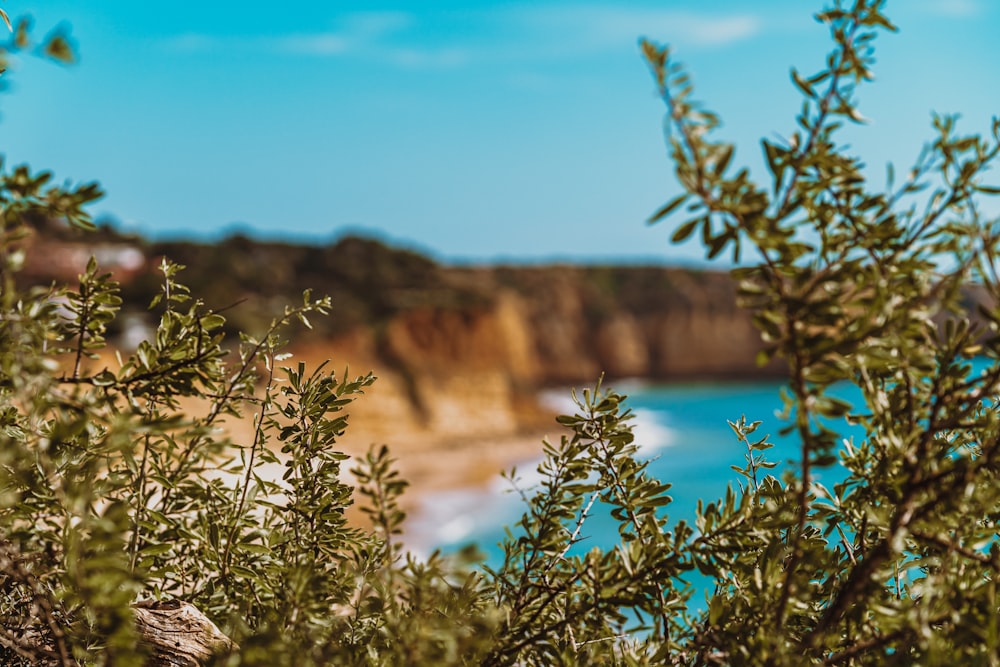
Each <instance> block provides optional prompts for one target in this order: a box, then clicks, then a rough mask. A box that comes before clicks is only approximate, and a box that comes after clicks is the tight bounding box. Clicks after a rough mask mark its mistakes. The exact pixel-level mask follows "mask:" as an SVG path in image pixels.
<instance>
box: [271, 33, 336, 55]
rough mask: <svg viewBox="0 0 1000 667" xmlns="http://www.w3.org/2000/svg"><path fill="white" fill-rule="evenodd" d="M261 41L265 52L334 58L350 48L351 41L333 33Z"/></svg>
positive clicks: (285, 36)
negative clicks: (272, 51) (273, 51)
mask: <svg viewBox="0 0 1000 667" xmlns="http://www.w3.org/2000/svg"><path fill="white" fill-rule="evenodd" d="M263 41H264V42H265V43H264V48H265V49H266V50H276V51H282V52H285V53H301V54H306V55H313V56H334V55H338V54H341V53H345V52H347V51H348V50H350V48H351V41H350V40H349V39H348V38H347V37H345V36H343V35H340V34H337V33H334V32H320V33H312V34H305V33H299V34H293V35H284V36H281V37H274V38H271V39H264V40H263Z"/></svg>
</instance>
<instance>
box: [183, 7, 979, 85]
mask: <svg viewBox="0 0 1000 667" xmlns="http://www.w3.org/2000/svg"><path fill="white" fill-rule="evenodd" d="M955 1H956V2H972V0H955ZM762 30H763V22H762V21H761V20H760V19H759V18H757V17H756V16H753V15H750V14H714V13H708V12H705V13H701V12H699V13H693V12H680V11H673V10H661V9H650V8H635V7H618V6H614V5H589V6H588V5H583V6H579V5H577V6H557V7H553V6H548V7H546V6H529V5H520V6H514V7H505V8H491V9H486V10H482V11H471V12H464V13H448V12H444V13H428V14H424V15H417V14H413V13H409V12H400V11H379V12H354V13H349V14H344V15H341V16H339V17H338V20H337V21H336V23H335V24H334V25H333V26H332V27H331V28H330V29H326V30H317V31H301V32H294V33H285V34H278V35H252V36H212V35H204V34H194V33H187V34H182V35H178V36H176V37H172V38H169V39H168V40H166V41H165V42H164V44H165V46H166V47H167V48H168V49H169V50H171V51H173V52H177V53H188V54H190V53H204V52H218V51H229V50H235V51H244V52H245V51H258V52H266V53H276V54H281V53H284V54H291V55H300V56H311V57H346V56H350V57H354V58H361V59H365V60H371V61H381V62H384V63H387V64H390V65H393V66H396V67H404V68H408V69H449V68H457V67H464V66H469V65H474V64H479V63H483V62H494V63H495V62H522V63H523V62H542V61H546V60H562V59H566V58H576V57H579V56H580V55H586V54H595V53H596V54H599V53H602V52H606V51H614V50H623V49H634V48H635V47H634V45H635V42H636V39H638V38H639V37H640V36H649V37H653V38H656V39H663V40H667V41H670V42H671V43H674V44H688V45H696V46H700V47H704V48H718V47H723V46H726V45H728V44H732V43H735V42H739V41H742V40H746V39H750V38H752V37H754V36H755V35H757V34H759V33H760V32H761V31H762ZM430 35H441V37H431V36H430Z"/></svg>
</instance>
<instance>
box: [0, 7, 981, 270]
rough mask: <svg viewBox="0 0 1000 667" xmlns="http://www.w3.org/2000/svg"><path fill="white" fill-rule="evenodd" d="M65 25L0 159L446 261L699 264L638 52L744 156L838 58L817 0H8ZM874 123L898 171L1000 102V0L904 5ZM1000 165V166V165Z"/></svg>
mask: <svg viewBox="0 0 1000 667" xmlns="http://www.w3.org/2000/svg"><path fill="white" fill-rule="evenodd" d="M2 7H3V8H4V9H5V10H6V11H7V12H8V13H10V14H11V15H12V16H17V15H21V14H25V13H27V14H31V15H32V16H33V17H34V19H35V24H36V30H37V32H39V33H41V34H44V32H45V31H46V30H48V29H50V28H51V27H53V26H55V25H56V24H58V23H59V22H61V21H63V22H65V23H66V24H67V25H69V26H70V28H71V34H72V36H73V39H74V41H75V42H76V43H77V44H78V45H79V52H80V56H81V58H80V61H79V63H78V64H76V65H75V66H72V67H68V68H63V67H58V66H55V65H51V64H48V63H43V62H40V61H37V59H31V58H23V57H22V58H19V59H18V61H17V62H16V64H15V67H14V68H13V69H12V72H11V76H10V80H11V86H10V91H9V92H8V93H6V94H4V95H3V96H2V97H0V115H2V117H0V153H3V154H5V155H6V160H7V162H8V164H11V163H14V164H17V163H20V162H29V163H30V164H32V165H33V166H34V167H36V168H47V169H52V170H54V171H55V172H56V175H57V177H58V178H60V179H68V180H71V181H81V180H94V179H96V180H99V181H101V183H102V184H103V185H104V187H105V188H106V189H107V191H108V196H107V197H106V198H105V199H104V200H102V201H101V202H99V203H98V204H97V205H96V206H95V207H94V211H95V213H96V214H97V215H109V216H113V217H114V218H115V219H116V220H118V221H119V222H120V224H121V225H122V226H123V227H125V228H127V229H131V230H136V231H140V232H142V233H145V234H148V235H152V236H157V237H165V236H180V235H198V236H201V237H208V238H212V237H218V236H219V235H222V234H225V233H228V232H230V231H232V230H234V229H242V230H248V231H251V232H253V233H255V234H257V235H260V236H265V237H269V238H280V239H288V240H301V239H311V240H320V241H324V240H328V239H331V238H334V237H336V236H338V235H341V234H343V233H345V232H347V231H365V232H367V233H370V234H377V235H379V236H382V237H383V238H386V239H388V240H391V241H394V242H397V243H402V244H407V245H412V246H416V247H418V248H420V249H423V250H425V251H428V252H430V253H432V254H434V255H435V256H436V257H438V258H440V259H445V260H457V261H496V260H508V261H509V260H514V261H522V260H523V261H536V260H543V259H544V260H550V259H569V260H577V261H604V260H613V261H631V262H639V261H649V260H655V261H686V260H689V259H691V258H692V257H697V256H700V251H698V250H697V249H696V248H693V247H687V248H683V247H682V248H672V247H670V244H669V240H668V239H669V232H670V230H669V227H666V226H658V227H652V228H649V227H647V226H646V225H645V224H644V220H645V219H646V217H648V215H649V214H650V213H651V212H652V211H654V210H655V209H656V208H657V207H658V206H660V205H661V204H662V203H663V202H664V201H666V200H667V199H669V198H670V197H672V196H673V195H674V194H676V192H677V187H676V185H675V183H674V180H673V176H672V171H671V168H670V164H669V162H668V160H667V158H666V150H665V148H664V142H663V138H662V132H661V127H662V115H663V106H662V104H661V103H660V101H659V100H658V99H657V98H656V95H655V90H654V86H653V83H652V80H651V78H650V76H649V73H648V71H647V69H646V67H645V65H644V64H643V62H642V60H641V58H640V56H639V52H638V47H637V40H638V38H639V37H640V36H647V37H649V38H652V39H654V40H656V41H659V42H666V43H670V44H671V45H672V46H673V47H674V49H675V52H676V54H677V56H678V57H679V58H680V59H681V60H682V61H683V62H685V64H686V65H687V67H688V68H689V70H690V71H691V73H692V75H693V78H694V82H695V86H696V97H697V98H698V99H700V100H702V101H704V102H705V103H706V105H707V106H708V107H709V108H712V109H714V110H716V111H717V112H719V113H720V115H721V116H722V118H723V122H724V126H723V128H722V134H721V136H723V137H725V138H727V139H729V140H732V141H734V142H736V144H737V146H738V151H737V157H736V160H737V161H742V162H745V163H748V164H750V165H751V166H755V167H759V165H760V157H759V155H760V149H759V139H760V137H767V136H774V135H787V134H789V133H790V132H791V131H792V129H793V128H794V116H795V114H796V113H797V111H798V108H799V100H798V98H797V97H796V93H795V92H794V90H793V87H792V85H791V83H790V82H789V76H788V72H789V68H790V66H792V65H795V66H797V67H799V68H800V69H801V70H802V71H804V72H812V71H814V70H816V69H817V68H818V67H819V66H821V64H822V62H823V57H824V56H825V54H826V52H827V51H828V50H829V41H828V39H827V36H826V32H825V29H824V28H823V27H822V26H820V25H818V24H816V23H815V21H813V19H812V13H814V12H815V11H816V10H818V9H820V8H821V7H822V3H820V2H811V1H804V0H771V1H768V2H764V1H759V2H746V1H743V2H740V1H737V0H713V1H712V2H706V1H704V0H658V1H647V0H642V1H633V2H623V1H619V2H613V1H612V0H594V1H593V2H565V1H560V0H536V1H534V2H481V1H480V2H458V1H452V0H433V1H432V0H425V1H422V2H377V1H369V2H353V1H335V0H328V1H326V2H305V1H300V0H287V1H286V2H283V3H263V2H256V1H254V0H241V1H240V2H234V1H231V0H216V1H214V2H209V1H204V0H203V1H202V2H198V3H195V2H190V1H188V0H174V1H172V2H162V1H160V0H150V1H148V2H135V1H134V0H97V1H95V2H81V1H73V2H70V1H68V0H67V1H63V0H46V1H44V2H38V1H33V0H6V1H5V2H4V4H3V5H2ZM887 13H888V15H889V16H890V18H892V19H893V20H894V21H895V22H896V23H897V25H899V27H900V29H901V31H900V32H899V33H896V34H884V35H882V36H881V37H880V38H879V40H878V42H877V49H878V51H877V58H878V63H877V65H876V76H877V79H876V82H875V83H874V84H872V85H870V86H868V87H866V88H863V89H862V90H861V91H860V100H861V111H862V112H863V113H864V114H865V115H866V116H868V117H869V118H871V119H872V122H871V123H870V124H869V125H866V126H864V127H862V128H857V129H852V130H851V132H850V134H848V135H845V141H849V143H850V144H851V145H852V147H853V149H854V150H855V152H856V153H858V154H860V155H862V156H863V157H864V158H865V159H866V161H868V162H869V163H870V164H871V165H873V167H874V166H877V169H873V173H874V172H877V173H879V174H881V173H882V172H883V171H884V167H883V165H884V163H885V162H886V161H888V160H892V161H894V162H896V163H897V164H899V165H902V166H908V165H909V163H910V162H912V160H913V159H914V157H915V156H916V154H917V152H918V150H919V148H920V145H921V144H922V143H923V142H924V141H926V140H928V139H930V138H931V137H932V133H931V130H930V114H931V111H932V110H937V111H941V112H949V113H950V112H958V113H961V114H962V116H963V121H962V125H961V126H960V127H961V128H963V129H965V130H968V131H985V130H986V129H987V128H988V126H989V121H990V118H991V117H992V116H993V115H998V114H1000V68H998V67H997V66H996V63H1000V41H998V40H997V39H996V34H997V30H998V29H1000V2H997V1H996V0H905V1H904V0H890V2H889V3H888V7H887ZM998 180H1000V178H998Z"/></svg>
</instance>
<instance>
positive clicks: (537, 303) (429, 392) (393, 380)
mask: <svg viewBox="0 0 1000 667" xmlns="http://www.w3.org/2000/svg"><path fill="white" fill-rule="evenodd" d="M85 241H87V237H83V238H82V239H80V240H75V239H67V238H61V239H54V240H52V239H50V240H45V239H36V240H35V242H36V244H38V245H39V247H38V248H36V251H35V252H32V253H30V254H29V256H30V257H34V258H36V259H35V261H34V263H33V264H31V265H30V266H28V267H27V269H26V277H27V278H29V279H33V280H37V281H44V282H47V281H48V280H50V279H52V278H57V279H66V278H67V275H68V274H71V273H74V272H78V271H79V270H81V269H82V265H83V263H85V262H86V258H87V257H88V256H89V253H88V252H86V250H87V249H88V248H89V249H94V248H98V249H99V250H100V252H101V253H103V255H105V256H106V257H108V258H111V260H112V261H110V262H109V263H110V266H109V268H111V269H112V270H114V271H115V272H116V273H117V274H118V275H119V277H120V279H121V280H122V283H123V290H122V292H123V297H124V298H125V302H126V305H125V308H126V310H127V311H128V313H129V316H130V319H129V321H130V322H135V321H136V320H139V321H141V319H142V317H143V315H142V313H143V312H144V311H143V308H144V305H145V304H146V303H148V302H149V298H150V297H151V296H152V294H153V293H155V291H156V290H157V289H158V283H159V278H158V277H157V271H156V269H155V267H156V266H157V265H158V264H159V258H160V257H161V256H163V255H166V256H168V257H170V258H171V259H172V260H174V261H177V262H180V263H182V264H186V265H187V266H188V269H187V270H186V271H185V272H183V273H182V274H181V279H182V281H186V282H187V283H188V284H189V285H190V286H191V288H192V292H193V293H195V294H199V295H202V296H203V297H204V298H205V300H206V302H207V303H208V304H209V305H210V306H212V307H216V308H225V307H227V306H229V305H231V304H233V303H235V302H238V301H240V300H241V299H242V300H245V301H246V303H243V304H242V305H240V306H239V307H238V308H233V309H232V310H229V311H227V313H226V315H227V317H228V318H229V319H230V321H231V322H232V323H233V326H234V328H242V329H248V330H250V331H253V330H255V329H257V328H260V326H261V325H262V324H263V323H266V322H267V321H269V320H270V319H271V317H273V316H274V315H276V314H278V311H279V310H280V309H281V308H282V307H283V305H284V303H287V302H289V301H294V300H297V299H298V298H300V297H299V294H300V293H301V291H302V289H305V288H307V287H308V288H312V289H313V292H314V293H316V294H323V293H326V294H330V295H331V296H332V297H333V301H334V310H333V315H332V316H331V318H329V321H327V322H324V321H316V322H314V324H315V326H316V330H315V331H314V332H311V333H307V335H306V336H304V337H301V343H300V344H299V351H300V353H301V354H303V355H305V356H306V357H308V358H309V359H310V360H320V359H325V358H331V359H333V360H334V362H335V363H336V364H337V366H340V367H342V366H343V365H344V364H349V365H350V367H351V368H352V369H354V370H355V371H367V370H368V369H373V370H375V372H376V374H377V375H379V377H380V380H379V382H378V383H376V387H375V389H374V390H373V392H372V393H373V394H375V395H376V397H375V398H373V399H372V400H366V401H362V402H360V403H359V404H358V408H356V409H355V412H356V414H354V415H352V418H353V419H354V421H355V424H354V425H353V426H352V431H355V432H359V431H360V432H361V433H362V434H363V437H365V438H367V439H369V440H370V441H378V440H386V441H395V440H398V439H399V437H400V434H401V433H409V434H417V435H419V434H424V435H427V434H433V435H434V437H436V438H443V439H451V440H460V439H463V438H483V437H487V436H491V435H496V434H511V433H517V432H519V431H524V430H532V429H535V428H536V427H537V426H538V425H539V424H540V423H543V421H544V423H546V424H548V423H551V422H550V416H549V415H547V413H546V411H545V410H544V409H542V408H540V407H539V405H538V402H537V400H536V395H537V390H538V389H540V388H542V387H546V386H556V385H567V384H570V385H577V386H580V385H592V384H593V383H594V382H595V381H596V380H597V379H598V377H599V376H600V375H601V374H605V375H606V376H608V377H609V378H611V379H614V378H621V377H636V378H648V379H653V380H677V379H687V378H698V377H715V378H727V377H746V376H753V375H760V374H762V373H768V372H774V371H775V368H770V369H759V368H757V366H756V365H755V356H756V353H757V351H758V350H759V349H760V339H759V336H758V334H757V332H756V330H755V329H754V328H753V326H752V325H751V323H750V318H749V315H748V314H747V313H746V312H744V311H743V310H741V309H740V308H738V307H737V305H736V300H735V294H734V284H733V282H732V280H731V279H730V278H729V276H728V275H727V274H724V273H717V272H705V271H693V270H687V269H679V268H665V267H610V266H609V267H584V266H544V267H477V268H467V267H446V266H440V265H438V264H436V263H434V262H432V261H431V260H429V259H427V258H425V257H422V256H420V255H417V254H415V253H412V252H408V251H401V250H394V249H391V248H387V247H385V246H383V245H381V244H379V243H377V242H374V241H369V240H365V239H355V238H351V239H345V240H343V241H341V242H340V243H338V244H337V245H333V246H329V247H309V246H292V245H284V244H276V243H257V242H253V241H250V240H248V239H244V238H238V237H237V238H233V239H228V240H226V241H225V242H223V243H221V244H218V245H213V246H209V245H198V244H191V243H170V244H159V245H155V244H148V243H145V242H142V241H141V240H139V239H123V238H120V237H118V238H116V237H115V236H114V235H113V234H110V233H107V232H106V233H105V237H104V238H101V239H99V240H98V241H96V243H95V242H94V241H91V242H90V244H89V245H85ZM122 257H124V258H126V259H127V260H128V261H127V263H123V260H122V261H119V260H121V258H122ZM74 262H75V263H79V264H81V265H80V266H79V267H77V268H75V269H74V268H73V267H72V266H70V265H71V264H74ZM115 262H117V264H116V263H115ZM119 265H121V266H119ZM74 266H75V265H74ZM53 268H57V269H58V275H49V274H51V273H52V269H53ZM122 334H123V335H125V334H128V335H132V334H129V332H125V331H123V332H122ZM296 337H297V338H299V337H298V336H296ZM126 338H127V336H126ZM123 344H125V345H126V346H127V341H126V342H124V343H123Z"/></svg>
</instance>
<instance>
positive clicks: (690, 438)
mask: <svg viewBox="0 0 1000 667" xmlns="http://www.w3.org/2000/svg"><path fill="white" fill-rule="evenodd" d="M782 386H784V384H783V382H781V381H778V380H769V381H756V382H726V383H720V382H715V383H686V384H672V385H651V384H642V383H632V382H628V383H620V384H617V385H615V386H614V388H615V389H616V390H617V391H619V392H621V393H624V394H626V395H627V396H628V399H627V401H626V405H627V406H628V407H630V408H631V409H632V411H633V412H634V413H635V421H634V427H635V433H636V443H637V445H638V446H639V454H640V456H643V457H646V458H648V459H650V460H651V463H650V467H649V471H650V473H651V474H652V475H655V476H657V477H658V478H659V479H660V480H661V481H664V482H669V483H671V484H673V487H672V488H671V490H670V495H671V496H672V497H673V503H672V504H671V505H669V506H668V507H667V513H668V515H669V517H670V523H671V524H672V523H675V522H676V521H677V520H679V519H685V520H687V521H689V522H690V521H692V520H693V518H694V516H695V508H696V506H697V502H698V499H699V498H701V499H704V500H705V502H710V501H713V500H716V499H718V498H720V497H721V496H723V495H724V494H725V492H726V487H727V485H733V486H736V485H737V483H738V480H740V479H742V478H741V477H740V476H739V475H738V474H737V473H736V472H735V471H733V470H732V468H731V467H730V466H733V465H737V466H741V467H742V466H743V465H745V459H744V454H745V452H746V449H745V446H744V445H742V444H741V443H740V442H739V441H738V440H737V439H736V436H735V434H734V433H733V431H732V429H731V428H730V427H729V425H728V423H727V420H733V421H735V420H737V419H738V418H739V417H740V416H741V415H746V417H747V420H748V421H757V420H760V421H761V422H762V424H761V426H760V428H759V430H758V431H757V433H755V434H754V435H755V436H758V435H763V434H764V433H769V434H770V435H771V440H772V442H773V443H774V444H775V447H774V448H773V449H771V450H769V451H768V452H767V457H768V460H771V461H774V462H776V463H778V464H779V466H778V468H776V469H775V470H774V471H772V472H773V473H777V474H780V470H781V469H782V467H784V466H787V465H789V464H791V463H792V462H793V460H794V459H795V458H796V457H797V455H798V450H797V444H796V441H795V440H794V438H793V437H791V436H789V437H785V438H783V437H781V436H779V435H778V432H779V430H780V429H781V427H782V425H783V424H784V421H783V420H782V419H781V417H780V412H781V407H782V403H781V396H780V393H779V390H780V389H781V387H782ZM546 398H547V400H548V401H549V402H550V403H551V404H553V405H554V407H556V408H557V409H558V410H559V411H560V412H568V411H572V410H573V404H572V401H571V399H570V392H569V390H565V391H553V392H550V393H549V394H548V395H547V397H546ZM553 431H554V435H555V429H553ZM535 465H537V463H531V462H527V463H526V464H525V465H522V466H519V467H518V476H519V477H520V484H519V486H521V487H522V488H525V489H530V488H531V487H532V485H533V484H534V482H535V480H537V473H536V472H535ZM831 481H832V480H831ZM522 511H523V505H522V502H521V500H520V498H519V496H518V494H516V493H513V492H511V485H510V483H509V481H507V480H503V479H499V478H498V479H497V480H496V482H495V483H494V484H493V485H492V486H491V487H490V488H487V489H466V490H457V491H448V492H444V493H439V494H436V495H434V496H431V497H429V498H427V499H425V500H424V505H423V507H422V508H421V511H419V512H417V513H416V515H415V516H413V517H411V518H412V521H411V524H410V534H411V535H414V536H416V538H415V539H414V540H413V542H414V544H413V546H414V547H415V549H416V550H417V551H425V552H426V551H429V550H430V549H432V548H441V549H443V550H445V551H452V550H456V549H459V548H461V547H463V546H465V545H468V544H470V543H475V544H476V545H477V547H478V548H479V549H480V550H481V551H482V552H483V553H484V554H485V555H486V556H487V559H488V560H492V561H494V562H495V560H496V559H498V558H499V555H500V553H501V552H500V550H499V549H498V548H497V543H498V542H499V541H500V540H501V539H502V538H503V535H504V532H503V529H504V526H512V525H514V524H515V523H516V521H517V520H518V518H519V517H520V516H521V513H522ZM583 534H585V535H586V536H587V539H586V541H585V542H584V543H582V544H581V545H580V548H583V549H590V548H592V547H593V546H595V545H598V546H599V545H610V544H613V543H614V541H615V539H616V538H617V530H616V529H615V527H614V525H613V524H612V522H611V519H610V516H608V515H607V514H606V513H602V512H596V513H594V514H593V515H592V516H591V517H589V518H588V521H587V523H586V525H585V528H584V531H583Z"/></svg>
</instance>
